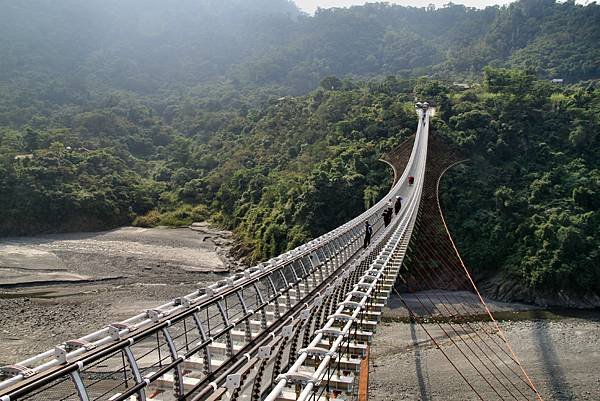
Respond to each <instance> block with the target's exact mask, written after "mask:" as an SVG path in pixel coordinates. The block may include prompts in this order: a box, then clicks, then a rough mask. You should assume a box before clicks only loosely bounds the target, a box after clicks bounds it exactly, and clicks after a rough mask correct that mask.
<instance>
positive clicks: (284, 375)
mask: <svg viewBox="0 0 600 401" xmlns="http://www.w3.org/2000/svg"><path fill="white" fill-rule="evenodd" d="M432 112H433V109H430V110H427V111H422V110H419V111H418V113H419V126H418V130H417V133H416V135H415V136H414V140H413V139H411V140H410V141H409V142H406V143H405V144H404V145H403V146H401V147H400V148H399V149H398V150H397V151H396V152H395V153H393V154H392V156H393V157H392V159H391V160H390V161H389V162H390V163H391V164H392V165H393V166H394V167H395V168H394V169H395V173H396V174H395V183H394V185H393V187H392V189H391V190H390V192H389V194H388V195H387V196H386V197H385V198H384V199H382V200H381V201H380V202H378V203H377V204H376V205H374V206H373V207H372V208H370V209H369V210H367V211H366V212H364V213H363V214H361V215H360V216H358V217H356V218H355V219H353V220H352V221H349V222H348V223H346V224H344V225H342V226H341V227H338V228H337V229H335V230H333V231H331V232H329V233H327V234H324V235H322V236H321V237H319V238H316V239H315V240H312V241H310V242H309V243H307V244H304V245H302V246H300V247H298V248H296V249H294V250H292V251H289V252H286V253H285V254H283V255H280V256H278V257H276V258H273V259H271V260H269V261H268V262H265V263H261V264H259V265H257V266H254V267H251V268H249V269H247V270H245V271H244V272H242V273H239V274H236V275H234V276H232V277H229V278H227V279H225V280H222V281H220V282H217V283H215V284H213V285H211V286H209V287H206V288H201V289H198V290H197V291H195V292H193V293H191V294H188V295H186V296H182V297H180V298H177V299H175V300H173V301H172V302H169V303H167V304H165V305H161V306H158V307H157V308H154V309H151V310H147V311H145V312H143V313H140V314H139V315H137V316H134V317H132V318H130V319H127V320H125V321H123V322H119V323H113V324H111V325H109V326H108V327H106V328H104V329H102V330H99V331H97V332H94V333H91V334H89V335H87V336H85V337H82V338H79V339H76V340H71V341H67V342H65V343H62V344H60V345H58V346H56V347H55V348H54V349H51V350H48V351H47V352H44V353H42V354H39V355H36V356H33V357H31V358H29V359H27V360H24V361H21V362H19V363H17V364H15V365H12V366H6V367H3V368H1V370H0V375H2V376H0V380H4V381H0V401H14V400H35V401H37V400H39V401H42V400H44V401H48V400H50V401H54V400H57V401H58V400H61V401H62V400H65V401H66V400H73V401H76V400H79V401H97V400H98V401H99V400H110V401H133V400H136V401H146V400H148V401H149V400H156V401H175V400H177V401H179V400H192V401H199V400H211V401H216V400H232V401H234V400H238V399H239V400H248V401H260V400H267V401H276V400H277V401H284V400H290V401H292V400H299V401H304V400H308V399H311V400H317V399H319V400H323V401H324V400H330V399H332V398H339V399H345V400H351V399H360V400H361V401H363V400H366V385H367V383H366V382H367V374H368V368H367V364H366V363H365V362H364V358H365V357H366V356H367V355H368V349H369V342H370V341H371V338H372V337H373V335H374V334H375V331H376V328H377V325H378V323H379V321H380V318H381V312H382V309H383V308H384V306H385V305H386V303H387V302H388V299H389V297H390V295H391V294H392V293H394V294H395V296H396V298H397V299H399V300H400V301H401V303H402V304H403V305H404V307H405V309H406V313H407V318H409V319H410V320H412V321H413V322H416V323H418V324H422V327H423V328H424V329H425V330H427V328H426V326H425V325H423V322H424V321H426V320H427V321H429V322H432V321H433V322H437V324H438V325H439V327H440V328H441V329H442V332H444V333H445V335H446V336H447V338H448V339H450V341H452V342H453V343H454V344H455V345H456V347H455V348H456V350H459V351H460V352H458V354H456V353H455V354H452V355H451V354H449V353H448V352H446V351H444V349H443V348H440V351H441V352H444V355H445V356H446V357H447V359H448V361H449V363H451V364H452V365H453V366H454V367H455V368H456V370H457V373H458V374H459V375H460V377H461V378H462V379H463V380H464V382H465V386H468V387H470V389H469V388H467V391H472V394H473V395H474V396H475V397H476V399H482V400H483V399H484V398H483V395H482V394H488V392H484V391H482V390H481V389H480V388H478V387H480V386H482V385H483V386H489V388H492V389H493V390H494V392H493V394H494V398H493V399H499V400H511V399H515V400H522V399H525V400H533V399H538V400H541V399H542V398H541V396H540V395H539V394H538V392H537V390H536V389H535V386H534V385H533V383H532V381H531V380H530V379H529V377H528V376H527V374H526V372H525V370H524V369H523V368H522V366H521V364H520V362H519V360H518V359H517V357H516V355H514V353H513V352H512V350H511V348H510V346H509V344H508V342H507V341H506V339H505V338H504V336H503V334H502V332H501V331H500V328H499V326H498V325H497V324H496V323H495V321H494V320H493V317H492V315H491V313H490V312H489V310H488V309H487V307H486V305H485V303H484V301H483V298H481V297H480V296H479V293H478V291H477V288H476V287H475V284H474V283H473V281H472V280H471V277H470V275H469V272H468V270H467V269H466V268H465V267H464V264H463V263H462V260H461V259H460V256H459V255H458V252H457V251H456V249H455V248H454V244H453V243H452V240H451V237H450V235H449V233H448V231H447V228H446V227H445V223H444V221H443V217H440V216H441V215H440V214H439V211H440V210H441V209H440V208H439V202H438V199H437V193H438V188H437V186H438V181H439V176H440V175H441V172H442V170H443V168H445V167H446V165H448V164H449V163H450V162H451V161H452V160H449V159H447V158H446V159H444V158H441V159H440V156H439V155H443V152H436V155H437V156H436V157H433V158H430V159H428V156H427V154H428V149H429V148H430V146H429V118H430V114H431V113H432ZM411 144H412V147H411ZM436 146H437V147H439V146H440V144H439V143H436V141H433V140H432V142H431V147H436ZM409 150H410V158H409V159H408V162H407V163H406V167H405V168H404V170H403V171H402V172H401V171H399V170H400V168H401V167H400V166H401V165H402V164H403V163H402V162H401V160H402V154H403V153H405V154H406V156H407V154H408V151H409ZM448 154H449V155H450V153H448ZM429 163H430V165H429ZM409 176H411V177H414V184H412V185H411V184H409V182H408V181H409V180H408V177H409ZM396 195H399V196H401V197H402V198H403V202H402V209H401V211H400V212H399V213H398V214H396V215H394V217H393V219H392V221H391V224H389V226H388V227H384V225H383V221H382V217H381V216H382V213H383V211H384V210H385V209H386V208H387V207H388V205H387V203H388V200H389V199H390V198H394V197H395V196H396ZM365 221H369V222H370V223H371V224H372V226H373V238H372V241H371V244H370V245H369V246H368V247H367V248H366V249H364V248H363V238H364V227H365ZM411 249H412V250H413V251H412V252H411ZM434 288H437V289H439V288H441V289H453V290H454V289H466V290H468V291H469V293H470V294H474V295H473V296H474V298H473V299H475V301H474V302H470V303H468V304H465V303H464V302H455V301H456V300H452V299H451V297H452V296H453V295H452V294H444V295H443V297H445V298H444V299H441V298H440V297H439V296H437V298H436V297H433V296H431V295H429V294H428V293H427V291H423V290H427V289H434ZM457 305H459V306H457ZM474 314H478V315H481V314H485V315H487V316H489V319H488V320H487V321H484V322H477V323H475V322H470V321H469V316H471V315H474ZM478 326H482V327H478ZM431 340H432V341H434V342H436V343H437V342H438V341H439V338H436V337H435V336H431ZM456 358H466V359H467V360H468V361H469V365H470V366H472V368H473V370H472V371H469V372H463V371H460V370H459V369H458V367H457V365H456V364H455V363H454V361H455V360H456ZM399 374H401V372H399ZM474 375H479V377H481V378H483V379H484V380H483V382H482V381H481V380H479V381H477V383H476V384H473V382H472V380H471V379H472V377H473V376H474ZM482 383H483V384H482ZM486 390H487V389H486Z"/></svg>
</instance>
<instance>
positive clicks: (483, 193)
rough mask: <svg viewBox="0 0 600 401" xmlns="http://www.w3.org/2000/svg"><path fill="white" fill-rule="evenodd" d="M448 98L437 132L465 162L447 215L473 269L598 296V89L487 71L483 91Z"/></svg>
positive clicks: (452, 186) (452, 182) (450, 192)
mask: <svg viewBox="0 0 600 401" xmlns="http://www.w3.org/2000/svg"><path fill="white" fill-rule="evenodd" d="M448 96H449V98H450V101H449V103H450V108H449V109H448V111H447V113H445V115H444V116H445V121H438V122H437V125H438V128H439V130H440V132H444V133H446V135H448V136H449V137H450V138H452V139H453V140H454V141H455V142H456V143H458V144H460V145H461V146H462V147H463V148H464V150H465V153H466V154H468V155H469V156H470V161H469V163H468V164H466V165H465V166H464V167H462V168H458V169H456V171H454V172H452V173H451V174H450V176H449V179H448V180H447V181H446V182H447V187H446V193H447V196H446V198H445V199H444V200H445V202H444V206H445V208H446V209H447V210H448V213H447V214H448V216H449V218H450V221H451V226H452V227H453V228H454V231H455V234H456V235H457V236H458V240H459V244H460V248H461V250H462V252H463V253H464V255H465V256H466V258H467V261H468V262H469V264H470V265H471V266H473V267H477V268H478V269H480V271H483V272H487V273H488V274H489V273H495V272H499V271H504V272H505V273H506V274H507V275H509V276H512V277H517V278H519V280H521V281H523V282H524V283H526V284H527V285H528V286H530V287H534V288H542V289H565V290H573V289H575V290H579V291H580V290H584V291H595V292H600V253H599V252H598V244H599V243H600V137H599V135H598V133H599V132H600V86H598V85H597V84H588V83H581V84H578V85H574V86H571V87H560V86H558V85H553V84H551V83H549V82H547V81H539V80H536V78H535V77H534V76H532V75H531V74H528V73H527V72H525V71H519V70H502V69H491V68H488V69H486V73H485V80H484V86H483V87H479V88H474V89H469V90H465V91H463V92H460V93H453V94H449V95H448Z"/></svg>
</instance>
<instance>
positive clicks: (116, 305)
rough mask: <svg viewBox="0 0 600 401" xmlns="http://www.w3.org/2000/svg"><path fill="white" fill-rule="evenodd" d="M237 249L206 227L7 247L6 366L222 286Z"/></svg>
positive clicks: (3, 274) (1, 279)
mask: <svg viewBox="0 0 600 401" xmlns="http://www.w3.org/2000/svg"><path fill="white" fill-rule="evenodd" d="M232 242H233V240H232V238H231V233H229V232H226V231H219V230H215V229H213V228H210V227H209V226H207V225H205V224H196V225H194V226H193V227H191V228H181V229H161V228H155V229H144V228H135V227H126V228H121V229H117V230H111V231H106V232H99V233H76V234H60V235H48V236H39V237H27V238H5V239H2V240H0V365H4V364H10V363H15V362H17V361H19V360H22V359H24V358H25V357H28V356H31V355H33V354H36V353H39V352H43V351H45V350H47V349H49V348H51V347H53V346H54V345H56V344H59V343H61V342H63V341H66V340H69V339H72V338H77V337H80V336H82V335H85V334H88V333H90V332H92V331H94V330H96V329H99V328H102V327H104V326H106V325H107V324H109V323H111V322H116V321H120V320H124V319H126V318H128V317H131V316H133V315H135V314H137V313H139V312H140V311H143V310H146V309H149V308H152V307H155V306H158V305H161V304H163V303H165V302H167V301H169V300H171V299H173V298H175V297H177V296H181V295H185V294H187V293H190V292H192V291H194V290H195V289H196V288H198V286H204V285H206V284H209V283H211V282H214V281H216V280H218V279H219V278H220V277H223V276H224V275H227V274H228V273H229V272H230V271H231V270H236V269H238V268H239V267H240V266H239V264H238V263H237V262H236V261H234V260H231V259H229V258H228V257H227V255H228V252H229V249H230V247H231V246H232Z"/></svg>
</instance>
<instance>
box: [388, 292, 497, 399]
mask: <svg viewBox="0 0 600 401" xmlns="http://www.w3.org/2000/svg"><path fill="white" fill-rule="evenodd" d="M392 290H393V291H394V292H395V293H396V295H397V296H398V298H400V301H401V302H402V304H403V305H404V307H405V308H406V310H407V311H408V314H409V316H410V317H411V318H412V319H413V320H414V321H416V322H417V323H418V324H419V326H421V328H422V329H423V331H424V332H425V333H426V334H427V336H428V337H429V339H430V340H431V341H432V342H433V343H434V344H435V346H436V347H437V348H438V349H439V350H440V351H441V353H442V354H443V355H444V357H445V358H446V359H447V360H448V362H450V364H451V365H452V367H453V368H454V370H456V372H457V373H458V374H459V375H460V377H462V379H463V380H464V381H465V383H467V385H468V386H469V387H470V388H471V390H473V392H474V393H475V394H476V395H477V397H479V399H480V400H481V401H485V400H484V399H483V397H482V396H481V394H479V392H478V391H477V390H476V389H475V387H474V386H473V385H472V384H471V382H470V381H469V379H467V377H466V376H465V375H464V374H463V373H462V372H461V370H460V369H459V368H458V366H456V364H455V363H454V362H453V361H452V359H450V357H449V356H448V354H446V352H445V351H444V349H443V348H442V347H441V346H440V344H439V343H438V342H437V340H436V339H435V338H434V337H433V336H432V335H431V333H430V332H429V330H427V328H426V327H425V325H424V324H423V322H422V321H421V319H419V318H418V317H417V315H416V314H415V313H414V312H413V310H412V309H411V307H410V306H409V305H408V303H407V302H406V301H405V300H404V298H403V297H402V295H400V293H399V292H398V290H396V287H392Z"/></svg>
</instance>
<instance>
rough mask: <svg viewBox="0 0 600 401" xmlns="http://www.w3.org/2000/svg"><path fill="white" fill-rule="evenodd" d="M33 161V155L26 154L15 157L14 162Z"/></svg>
mask: <svg viewBox="0 0 600 401" xmlns="http://www.w3.org/2000/svg"><path fill="white" fill-rule="evenodd" d="M25 159H33V153H26V154H22V155H16V156H15V160H25Z"/></svg>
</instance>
